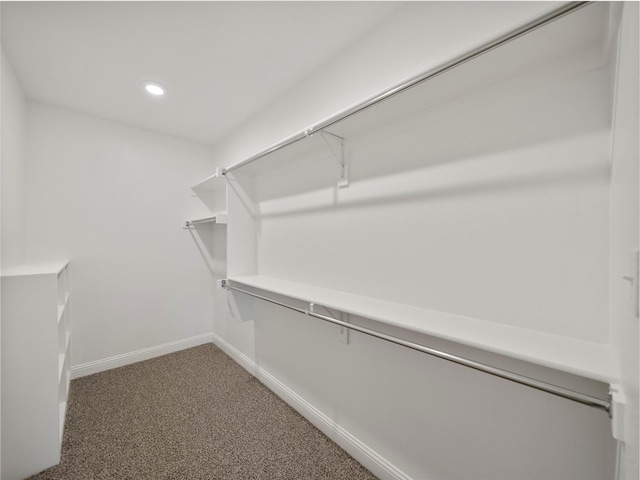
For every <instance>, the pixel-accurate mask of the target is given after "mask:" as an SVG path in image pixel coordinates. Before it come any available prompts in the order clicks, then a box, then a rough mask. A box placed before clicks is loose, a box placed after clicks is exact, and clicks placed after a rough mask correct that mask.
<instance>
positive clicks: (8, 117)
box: [0, 50, 27, 267]
mask: <svg viewBox="0 0 640 480" xmlns="http://www.w3.org/2000/svg"><path fill="white" fill-rule="evenodd" d="M0 71H1V72H2V79H1V84H2V94H1V104H0V110H1V114H2V120H1V122H0V125H1V128H2V141H1V143H2V153H1V157H0V158H1V162H2V163H1V165H0V179H1V180H2V186H1V187H0V190H1V191H2V199H1V204H2V229H1V230H2V241H1V242H2V253H1V258H2V267H9V266H12V265H17V264H19V263H21V262H22V261H23V260H24V255H25V252H24V243H25V242H24V217H25V211H24V188H23V185H24V148H25V141H26V140H25V138H26V128H27V126H26V125H27V124H26V122H27V116H26V111H27V104H26V100H25V97H24V94H23V93H22V89H21V88H20V84H19V83H18V80H17V78H16V76H15V73H14V71H13V68H12V67H11V64H10V63H9V60H8V59H7V56H6V55H5V53H4V50H2V67H1V70H0Z"/></svg>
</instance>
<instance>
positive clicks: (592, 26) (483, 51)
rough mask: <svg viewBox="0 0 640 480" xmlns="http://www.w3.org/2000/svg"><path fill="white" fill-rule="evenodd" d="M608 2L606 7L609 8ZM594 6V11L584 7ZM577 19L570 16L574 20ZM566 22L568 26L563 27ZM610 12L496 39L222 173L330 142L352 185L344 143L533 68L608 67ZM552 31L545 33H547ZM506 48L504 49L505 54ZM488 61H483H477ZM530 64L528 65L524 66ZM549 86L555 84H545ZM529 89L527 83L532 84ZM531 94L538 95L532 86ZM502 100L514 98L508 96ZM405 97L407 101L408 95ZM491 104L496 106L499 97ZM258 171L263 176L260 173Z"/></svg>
mask: <svg viewBox="0 0 640 480" xmlns="http://www.w3.org/2000/svg"><path fill="white" fill-rule="evenodd" d="M603 3H604V2H603ZM586 5H588V8H582V7H584V6H586ZM571 12H574V13H572V15H567V14H568V13H571ZM560 18H562V21H558V22H556V21H555V20H558V19H560ZM607 24H608V9H607V6H606V5H600V4H598V2H596V3H591V4H590V3H589V2H573V3H567V4H565V5H563V6H562V7H560V8H559V9H557V10H555V11H553V12H551V13H549V14H548V15H545V16H543V17H541V18H539V19H536V20H535V21H532V22H531V23H528V24H526V25H523V26H522V27H520V28H518V29H516V30H514V31H512V32H510V33H507V34H505V35H503V36H501V37H499V38H496V39H494V40H493V41H490V42H488V43H486V44H484V45H482V46H480V47H478V48H476V49H474V50H471V51H469V52H466V53H463V54H462V55H460V56H458V57H456V58H453V59H452V60H450V61H448V62H445V63H443V64H441V65H439V66H436V67H435V68H432V69H430V70H428V71H426V72H424V73H422V74H420V75H417V76H416V77H414V78H412V79H410V80H408V81H406V82H403V83H401V84H398V85H396V86H394V87H392V88H389V89H387V90H385V91H383V92H381V93H379V94H377V95H375V96H373V97H371V98H369V99H367V100H365V101H363V102H361V103H359V104H358V105H355V106H353V107H351V108H348V109H346V110H344V111H342V112H340V113H337V114H335V115H334V116H332V117H330V118H328V119H326V120H324V121H322V122H320V123H317V124H315V125H313V126H311V127H309V128H306V129H305V130H303V131H302V132H299V133H297V134H294V135H292V136H290V137H288V138H286V139H284V140H282V141H280V142H279V143H276V144H274V145H272V146H270V147H268V148H266V149H265V150H263V151H261V152H259V153H257V154H255V155H253V156H251V157H249V158H247V159H245V160H243V161H240V162H238V163H235V164H233V165H231V166H229V167H227V168H224V169H222V170H221V171H220V172H219V173H220V174H221V175H227V174H228V173H230V172H232V171H234V170H236V169H239V168H242V167H245V166H247V165H249V164H253V163H254V162H256V160H259V159H263V158H265V157H269V158H270V159H276V161H277V159H279V158H280V157H281V156H285V157H289V156H290V155H289V154H288V153H285V152H284V151H285V150H289V148H288V147H290V146H293V145H294V144H295V145H297V148H294V149H293V150H296V151H297V150H298V149H299V145H300V144H301V143H306V142H307V141H308V139H310V138H312V137H314V138H317V137H322V140H324V141H318V142H314V143H315V144H316V146H315V147H313V148H322V149H323V150H324V151H326V148H327V147H329V149H330V155H329V156H332V157H334V158H335V159H336V160H337V161H338V163H341V165H339V169H340V171H341V175H340V177H339V178H340V181H342V182H343V183H346V179H345V178H343V174H344V172H345V170H346V171H348V166H347V165H345V159H344V158H341V157H340V153H339V149H338V148H337V147H338V144H337V143H336V141H338V142H340V143H344V142H345V141H346V142H348V141H349V138H350V137H351V136H354V135H358V134H362V133H365V132H367V131H371V130H375V129H377V128H379V127H381V126H384V125H389V124H390V123H392V122H394V121H398V120H401V119H405V118H408V117H409V116H411V115H412V114H415V113H417V112H422V111H424V112H427V113H428V112H430V111H431V110H438V109H442V108H443V105H444V104H446V101H447V100H451V99H455V98H457V97H459V96H460V95H464V94H465V93H466V92H467V91H468V90H469V89H473V88H478V87H481V86H486V85H496V84H497V83H499V82H500V81H502V80H504V79H507V78H510V77H512V76H514V75H525V76H526V75H527V72H528V70H527V69H529V68H531V66H535V65H537V64H541V63H554V65H556V64H557V65H556V67H554V68H553V69H552V70H553V72H554V73H553V75H556V76H558V77H570V76H572V75H575V73H576V72H578V71H582V72H584V71H588V70H590V69H592V68H594V67H596V66H598V65H600V64H602V63H603V62H604V61H605V58H604V57H605V55H603V52H604V51H605V50H606V46H605V45H603V44H602V41H603V40H602V39H603V38H607V35H605V34H603V32H606V29H607ZM540 27H544V28H540ZM497 47H500V48H497ZM479 57H482V61H474V60H476V59H478V58H479ZM523 60H526V61H523ZM538 81H542V82H545V81H549V78H546V79H538ZM525 83H526V82H525ZM528 88H535V85H529V87H528ZM498 90H499V94H501V95H509V92H503V91H501V90H500V89H498ZM400 94H401V95H400ZM485 101H488V102H491V101H492V99H491V98H486V99H485ZM254 168H256V170H257V172H258V173H259V172H260V169H259V167H254ZM264 168H266V169H267V170H269V167H264Z"/></svg>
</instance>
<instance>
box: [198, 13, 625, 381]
mask: <svg viewBox="0 0 640 480" xmlns="http://www.w3.org/2000/svg"><path fill="white" fill-rule="evenodd" d="M569 8H573V7H571V6H569ZM610 18H611V9H610V6H609V5H604V4H591V5H587V6H580V7H579V8H577V9H576V10H575V11H572V12H570V13H567V14H564V15H560V16H559V17H557V18H555V19H554V20H553V21H551V22H548V23H545V24H544V25H543V26H536V27H535V28H529V27H530V25H527V26H524V27H523V28H522V29H521V30H519V31H516V32H514V34H513V35H511V36H509V38H508V39H507V40H506V41H502V40H504V38H503V39H498V40H497V41H496V42H495V43H494V44H490V45H489V46H488V47H487V46H483V47H480V48H479V49H478V50H476V51H472V52H468V53H467V54H464V55H462V56H461V57H460V58H457V59H454V60H452V61H451V62H450V63H448V64H443V65H442V66H440V67H438V68H435V69H434V70H432V71H429V72H426V73H424V74H422V75H420V76H419V77H416V78H415V79H413V80H411V81H409V82H407V83H405V84H402V85H398V86H396V87H393V88H390V89H389V90H387V91H385V92H384V93H382V94H379V95H377V96H375V97H373V98H371V99H369V100H366V101H364V102H363V103H362V104H360V105H358V106H355V107H350V108H349V109H347V110H345V111H343V112H341V113H338V114H336V115H335V116H333V117H331V118H329V119H327V120H323V121H322V122H320V123H318V124H316V125H313V126H311V127H309V128H306V129H304V130H303V131H301V132H300V133H299V134H296V135H293V136H291V137H288V138H286V139H284V140H282V141H281V142H279V143H277V144H274V145H272V146H270V147H268V148H266V149H265V150H264V151H262V152H260V153H257V154H256V155H254V156H252V157H249V158H247V159H246V160H243V161H241V162H238V163H235V164H233V165H231V166H229V167H228V168H226V169H223V170H222V171H217V172H216V174H215V175H213V176H211V177H209V178H207V179H206V180H204V181H203V182H201V183H200V184H198V185H197V186H195V187H193V189H194V191H197V190H201V191H202V190H204V191H214V189H216V188H220V187H218V182H220V178H221V177H223V176H226V177H227V184H229V185H232V186H233V188H230V189H229V190H228V191H225V195H226V196H227V198H226V199H225V208H226V205H227V203H228V210H229V213H228V229H227V236H228V246H227V250H228V257H229V258H228V285H230V286H234V285H235V286H238V287H241V288H248V289H250V290H251V291H253V292H258V293H259V294H261V295H266V296H269V295H276V296H279V298H282V297H286V298H290V299H293V300H295V301H302V302H307V303H308V304H315V305H321V306H324V307H327V308H332V309H335V310H337V311H340V312H344V313H347V314H350V315H353V316H355V317H360V318H363V319H368V320H371V321H374V322H380V323H383V324H387V325H390V326H393V327H400V328H401V329H404V330H406V331H407V332H417V333H420V334H425V335H428V336H431V337H437V338H439V339H444V340H447V341H451V342H455V343H458V344H461V345H465V346H470V347H473V348H477V349H480V350H484V351H487V352H492V353H497V354H500V355H503V356H506V357H508V358H513V359H517V360H518V361H525V362H529V363H530V364H533V365H538V366H542V367H543V368H551V369H554V370H556V371H559V372H565V373H568V374H573V375H578V376H581V377H583V378H586V379H590V380H593V381H596V382H603V383H605V384H615V383H616V382H617V381H618V378H619V372H618V371H617V368H618V367H617V362H616V358H615V355H616V354H615V351H614V350H613V347H612V345H611V344H610V343H609V341H608V331H609V328H610V327H609V325H608V318H607V315H606V314H607V311H606V295H607V294H606V283H603V284H602V285H599V284H596V283H594V282H592V281H591V280H590V279H589V278H595V277H587V276H585V275H592V273H577V270H579V269H581V268H582V267H583V266H584V265H589V268H591V270H589V272H592V271H596V270H598V269H599V268H600V267H599V266H598V262H602V260H603V259H604V261H606V241H601V242H600V243H599V244H597V242H595V241H594V242H592V243H593V245H594V246H595V247H594V248H597V249H599V250H598V254H599V255H600V256H601V257H602V258H600V259H596V258H595V257H593V256H591V253H590V254H589V255H585V256H584V257H579V255H582V253H580V254H579V255H578V254H574V252H571V249H574V247H573V246H572V245H579V243H575V242H574V243H573V244H571V243H570V241H569V240H567V239H568V238H569V237H570V234H569V235H568V236H567V238H562V237H561V236H560V235H558V234H556V233H554V230H558V229H564V226H565V225H566V224H567V221H573V219H574V218H581V217H580V216H581V215H583V214H584V215H586V213H584V212H581V211H580V208H582V207H580V206H579V205H577V204H576V206H575V208H574V207H571V208H574V209H575V213H574V212H571V211H570V209H569V208H565V206H564V205H563V208H562V209H560V210H559V211H560V212H561V213H560V214H557V213H556V212H554V208H555V207H552V206H553V205H561V204H563V203H567V202H566V198H570V196H571V195H573V196H575V198H578V197H579V196H584V198H585V201H587V200H586V199H587V198H589V200H588V201H589V202H592V201H597V202H601V203H600V204H599V205H600V206H598V207H597V212H598V215H600V216H602V218H603V219H604V218H605V217H604V215H606V213H602V212H606V186H605V187H602V188H601V187H598V186H592V185H597V182H598V181H599V180H597V179H596V180H589V179H590V175H591V176H592V177H593V176H594V172H596V171H597V169H598V168H600V169H604V168H606V165H608V163H607V162H608V161H607V160H603V159H605V158H606V156H607V155H609V152H608V151H607V149H606V146H607V145H608V144H609V143H608V142H609V140H608V138H609V137H608V135H610V128H611V127H610V125H609V124H608V122H609V119H610V109H611V98H612V91H611V87H610V85H611V84H610V80H609V79H610V78H611V75H612V65H614V64H615V31H616V30H615V25H614V24H612V23H611V22H610ZM525 31H526V33H525V34H522V33H523V32H525ZM504 152H507V153H506V154H505V153H504ZM461 159H464V160H465V162H460V160H461ZM467 159H474V161H473V162H471V161H469V160H467ZM458 163H459V165H458ZM600 163H602V166H598V167H596V166H595V165H598V164H600ZM413 172H415V174H414V173H413ZM568 175H573V176H574V178H576V179H578V178H581V177H584V178H585V179H587V181H586V182H582V183H578V182H573V181H572V180H570V178H571V177H568ZM603 178H604V177H603ZM567 179H569V180H567ZM553 182H557V183H558V184H561V183H566V184H567V187H568V188H570V189H575V193H570V192H569V191H568V190H567V191H566V192H564V193H561V194H560V195H558V194H556V193H555V192H553V191H552V189H553V188H552V187H553V185H554V183H553ZM589 182H592V183H591V184H590V183H589ZM605 183H606V180H603V184H605ZM518 184H522V192H523V194H522V199H518V201H519V202H522V203H521V207H520V208H517V207H515V208H514V212H511V211H510V207H505V204H506V202H510V201H511V199H512V198H513V196H511V197H508V196H505V199H506V201H502V202H501V201H500V200H499V198H500V195H502V190H504V188H503V185H518ZM534 185H539V187H538V189H537V190H536V189H534V188H533V187H532V186H534ZM345 187H346V188H345ZM509 188H511V187H509ZM493 192H496V193H493ZM550 192H551V193H550ZM457 195H462V196H463V197H464V196H468V197H469V199H467V202H466V203H460V204H459V206H455V207H454V208H452V210H451V211H450V212H449V215H451V217H449V220H448V221H447V222H445V223H442V222H440V219H439V217H438V216H439V215H441V212H440V210H439V208H440V207H439V205H440V204H442V201H441V200H440V198H442V199H444V200H445V201H449V197H451V198H452V199H453V200H452V201H450V203H451V204H455V202H456V196H457ZM473 195H476V197H477V198H475V199H474V196H473ZM563 195H564V197H563ZM567 195H569V197H567ZM431 197H432V198H431ZM492 197H495V200H494V199H493V198H492ZM601 198H602V199H603V200H602V201H601V200H598V199H601ZM593 199H596V200H593ZM439 202H440V203H439ZM557 202H560V204H558V203H557ZM570 203H573V202H570ZM547 204H548V206H547ZM395 205H397V206H395ZM456 205H457V204H456ZM543 205H544V207H540V206H543ZM594 205H595V204H594ZM603 205H604V206H603ZM394 206H395V207H394ZM447 208H449V206H448V205H447ZM564 209H566V210H567V212H569V213H568V214H565V212H564ZM503 210H504V214H501V211H503ZM414 211H415V213H412V212H414ZM350 212H357V214H356V213H354V214H353V215H352V214H351V213H350ZM412 215H413V216H412ZM562 215H568V216H567V217H566V218H564V217H563V216H562ZM478 216H480V218H484V219H485V221H484V222H483V223H478ZM587 216H588V215H587ZM504 218H511V219H512V221H511V223H510V222H509V221H508V220H504ZM453 219H455V220H453ZM452 221H454V223H453V224H452V223H451V222H452ZM587 221H589V220H587ZM465 222H467V223H469V224H471V225H475V224H476V223H478V225H477V227H475V228H476V230H473V229H472V228H471V227H462V228H460V227H459V226H458V225H457V224H460V225H464V223H465ZM532 225H536V226H537V230H536V229H535V228H533V227H531V226H532ZM442 228H447V229H449V230H451V232H450V235H451V237H450V239H449V240H447V238H448V237H446V235H445V234H444V233H443V232H440V230H441V229H442ZM606 228H607V227H606V221H604V220H603V221H601V222H600V224H598V225H597V229H598V230H590V231H591V232H592V233H594V234H595V236H594V238H595V237H597V238H606V235H607V231H606ZM528 229H530V230H531V235H539V232H541V231H547V232H549V235H548V236H550V237H552V238H553V239H554V240H549V241H547V240H546V239H545V238H544V237H543V236H542V237H541V239H540V241H538V242H537V243H536V242H534V241H532V240H530V239H529V238H527V237H526V236H524V235H523V233H521V232H527V231H528ZM394 230H395V231H396V232H395V233H389V232H392V231H394ZM361 232H371V234H370V235H368V236H367V235H364V234H362V233H361ZM461 232H462V233H461ZM592 233H589V234H588V235H586V237H585V236H583V237H582V238H589V241H591V240H592V238H590V237H591V235H592ZM475 236H477V240H473V238H474V237H475ZM467 237H468V238H467ZM483 237H487V238H493V237H495V242H494V244H493V245H492V244H490V243H489V242H485V238H483ZM505 238H509V239H511V243H506V242H505V240H504V239H505ZM323 239H324V240H323ZM576 239H579V237H576ZM554 242H555V243H554ZM567 242H569V243H567ZM447 243H450V244H452V245H458V244H459V248H460V250H459V252H460V254H461V255H459V256H460V260H459V259H456V261H455V262H454V263H452V264H451V268H447V265H442V264H441V262H440V260H439V258H438V257H437V256H434V255H432V254H431V251H432V250H433V251H435V250H434V249H437V248H440V249H442V250H443V252H445V253H444V254H443V255H444V256H445V257H447V258H450V257H451V258H455V256H456V251H455V250H453V249H452V247H450V246H449V245H447ZM502 243H504V245H502V246H501V247H500V246H499V245H501V244H502ZM542 243H544V244H545V245H544V246H543V247H540V244H542ZM547 243H548V245H546V244H547ZM428 245H432V246H431V247H428ZM601 245H603V247H601ZM567 249H568V250H567ZM475 250H477V253H469V252H474V251H475ZM563 251H567V254H565V255H564V257H561V256H558V252H563ZM376 252H377V253H378V254H379V255H378V256H377V257H376ZM390 252H401V253H400V254H397V253H393V258H394V260H393V261H390V260H386V261H385V255H386V256H387V257H389V255H391V254H390ZM505 252H506V255H505ZM568 252H571V253H568ZM518 255H519V256H518ZM452 256H453V257H452ZM484 257H486V258H490V259H492V260H493V261H494V263H493V264H492V265H493V266H494V267H498V270H499V271H500V273H497V272H493V271H489V270H487V268H485V269H481V268H479V267H478V265H483V263H487V262H485V258H484ZM546 257H550V258H556V260H555V265H559V267H558V268H557V272H556V273H554V272H553V271H551V270H549V269H547V270H545V269H543V268H540V267H539V265H541V264H547V263H548V262H549V259H548V258H546ZM367 258H368V259H370V260H367ZM374 258H375V259H376V260H375V261H374V260H373V259H374ZM423 258H424V259H431V261H432V262H435V264H434V263H429V261H427V260H422V259H423ZM462 258H464V259H466V261H467V262H469V267H471V268H472V269H471V270H470V269H468V268H464V266H463V265H459V264H458V263H460V261H462V260H461V259H462ZM507 258H508V259H509V260H505V259H507ZM535 258H538V260H537V261H535V260H532V259H535ZM580 258H581V260H580ZM497 262H503V263H497ZM563 262H566V264H564V263H563ZM487 265H489V263H487ZM550 265H551V264H550ZM373 266H376V268H374V267H373ZM554 268H555V266H554ZM572 269H573V270H572ZM332 271H333V272H335V274H332V273H331V272H332ZM338 271H339V273H338ZM435 272H441V273H440V277H438V275H437V274H436V273H435ZM601 273H602V278H606V275H607V271H606V269H601ZM472 275H475V276H476V277H478V278H477V280H476V281H475V282H469V281H468V279H469V278H471V276H472ZM549 275H552V276H554V275H557V276H558V278H560V277H562V278H566V280H567V281H566V282H564V283H562V282H560V281H556V279H555V278H551V279H550V278H549ZM575 275H579V276H580V278H581V280H580V281H582V282H583V283H584V285H585V287H586V289H585V290H583V291H582V292H580V291H578V289H577V288H576V287H575V286H574V285H575V282H573V276H575ZM510 278H511V279H512V281H509V280H508V279H510ZM545 278H546V279H549V280H550V281H547V280H545ZM454 279H457V280H458V281H457V283H456V282H455V281H454ZM585 279H586V280H585ZM553 282H556V283H557V284H558V286H559V287H560V288H555V289H554V288H552V287H551V286H550V285H551V284H552V283H553ZM427 285H430V286H431V287H428V286H427ZM516 285H521V288H520V289H518V287H516ZM535 285H537V287H535ZM536 288H537V289H536ZM563 289H566V291H563ZM587 289H588V290H589V291H591V292H593V294H592V295H589V294H587V298H588V301H589V302H590V301H591V300H592V297H593V298H595V297H597V298H598V301H597V302H596V301H594V302H593V305H594V306H595V307H594V308H592V309H589V308H588V307H586V306H585V305H588V302H583V303H584V304H581V302H580V301H578V300H576V301H574V302H573V303H570V302H566V304H565V303H564V302H565V300H566V298H569V297H571V296H573V295H576V296H577V297H580V298H584V294H585V293H586V291H587ZM573 290H576V291H575V292H574V291H573ZM508 291H512V294H508V293H507V292H508ZM523 291H530V294H528V295H525V294H522V292H523ZM436 292H440V293H439V294H438V293H436ZM558 292H561V294H559V293H558ZM229 295H240V296H241V295H243V294H241V293H234V292H232V291H230V292H229ZM562 295H564V297H562ZM467 297H468V298H467ZM510 297H514V298H517V299H518V300H512V299H511V298H510ZM430 299H431V300H430ZM443 299H445V300H447V301H448V300H449V299H453V301H449V305H452V306H454V308H457V307H458V306H459V307H460V310H461V311H455V312H454V311H449V310H448V308H447V309H445V308H443V307H442V305H440V304H443V305H444V304H446V303H447V302H446V301H445V300H443ZM603 299H604V300H603ZM432 301H433V303H434V304H436V305H435V306H433V305H430V302H432ZM556 304H557V305H558V306H557V308H555V309H554V305H556ZM596 310H597V311H598V313H595V311H596Z"/></svg>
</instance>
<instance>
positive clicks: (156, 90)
mask: <svg viewBox="0 0 640 480" xmlns="http://www.w3.org/2000/svg"><path fill="white" fill-rule="evenodd" d="M144 89H145V90H146V91H147V92H148V93H150V94H151V95H155V96H157V97H159V96H161V95H164V94H165V93H166V92H167V89H166V88H164V87H163V86H162V85H160V84H159V83H156V82H145V83H144Z"/></svg>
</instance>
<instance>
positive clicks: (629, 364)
mask: <svg viewBox="0 0 640 480" xmlns="http://www.w3.org/2000/svg"><path fill="white" fill-rule="evenodd" d="M621 10H622V14H623V15H622V24H621V31H620V38H619V39H618V41H619V54H618V66H617V90H616V101H615V115H614V125H615V129H614V135H613V145H612V147H613V148H612V165H611V200H610V212H611V213H610V219H611V233H610V235H611V236H610V244H611V260H610V280H609V281H610V295H611V299H610V303H609V305H610V316H611V319H612V331H611V337H612V342H613V344H614V345H616V348H617V351H618V361H619V368H620V374H621V385H620V386H618V387H617V388H618V389H619V390H620V392H619V393H620V394H622V396H623V397H622V400H624V401H625V402H626V405H625V407H624V413H623V414H622V415H623V418H622V419H620V421H619V425H620V427H621V430H622V432H620V437H621V440H623V442H622V443H621V445H620V452H621V461H620V472H619V478H620V479H621V480H634V479H637V478H638V476H639V467H638V463H639V459H638V456H639V451H640V441H639V440H638V408H639V406H640V401H639V400H638V380H639V378H638V377H639V373H638V367H639V366H638V361H639V360H638V342H639V337H638V335H639V333H638V318H637V316H636V311H637V309H638V295H637V292H638V283H637V280H635V281H634V282H633V283H632V282H629V281H628V280H626V279H625V278H624V277H628V278H629V277H631V278H632V277H633V276H634V271H637V269H638V265H637V261H638V260H637V257H635V256H634V252H635V251H637V250H638V239H639V232H638V228H639V218H638V215H639V214H638V208H639V203H638V202H639V196H638V181H639V179H638V175H639V168H638V161H639V160H638V135H639V129H640V125H639V121H638V108H639V107H638V105H639V103H638V4H637V3H634V2H625V3H624V4H623V5H622V6H621ZM634 262H636V263H635V265H634Z"/></svg>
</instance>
